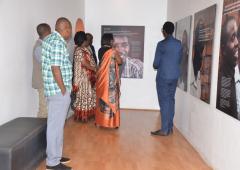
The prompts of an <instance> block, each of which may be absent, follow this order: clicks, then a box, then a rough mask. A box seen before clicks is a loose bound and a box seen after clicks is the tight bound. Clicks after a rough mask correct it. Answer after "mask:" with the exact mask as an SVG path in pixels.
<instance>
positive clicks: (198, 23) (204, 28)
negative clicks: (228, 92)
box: [190, 5, 216, 103]
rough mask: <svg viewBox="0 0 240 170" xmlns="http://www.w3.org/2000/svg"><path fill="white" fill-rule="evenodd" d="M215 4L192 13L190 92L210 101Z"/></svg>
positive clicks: (207, 101) (205, 100)
mask: <svg viewBox="0 0 240 170" xmlns="http://www.w3.org/2000/svg"><path fill="white" fill-rule="evenodd" d="M215 18H216V5H213V6H211V7H208V8H206V9H204V10H202V11H199V12H197V13H196V14H195V15H194V30H193V50H192V64H191V80H190V93H191V94H192V95H193V96H195V97H197V98H199V99H200V100H202V101H204V102H206V103H209V102H210V90H211V74H212V56H213V54H212V53H213V39H214V32H215Z"/></svg>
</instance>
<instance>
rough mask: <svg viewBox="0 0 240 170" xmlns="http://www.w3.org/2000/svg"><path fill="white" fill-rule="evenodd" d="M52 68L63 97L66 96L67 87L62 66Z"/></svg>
mask: <svg viewBox="0 0 240 170" xmlns="http://www.w3.org/2000/svg"><path fill="white" fill-rule="evenodd" d="M51 68H52V73H53V77H54V79H55V81H56V83H57V85H58V87H59V88H60V90H61V93H62V95H65V93H66V87H65V85H64V83H63V79H62V73H61V70H60V66H52V67H51Z"/></svg>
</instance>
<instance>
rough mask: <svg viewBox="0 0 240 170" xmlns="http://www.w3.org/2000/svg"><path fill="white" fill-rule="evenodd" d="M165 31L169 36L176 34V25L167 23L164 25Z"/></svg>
mask: <svg viewBox="0 0 240 170" xmlns="http://www.w3.org/2000/svg"><path fill="white" fill-rule="evenodd" d="M163 30H164V31H165V32H166V33H167V34H168V35H172V34H173V32H174V24H173V23H172V22H170V21H167V22H165V23H164V25H163Z"/></svg>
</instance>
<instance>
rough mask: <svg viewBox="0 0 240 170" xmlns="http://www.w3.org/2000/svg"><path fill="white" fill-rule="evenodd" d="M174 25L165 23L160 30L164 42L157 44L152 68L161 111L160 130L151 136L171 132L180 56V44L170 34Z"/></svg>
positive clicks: (164, 134) (165, 134)
mask: <svg viewBox="0 0 240 170" xmlns="http://www.w3.org/2000/svg"><path fill="white" fill-rule="evenodd" d="M173 32H174V24H173V23H172V22H165V23H164V25H163V28H162V33H163V36H164V40H162V41H160V42H158V44H157V49H156V53H155V58H154V63H153V68H154V69H157V77H156V85H157V94H158V101H159V105H160V109H161V129H160V130H157V131H154V132H151V134H152V135H159V136H167V135H169V134H170V133H172V132H173V117H174V110H175V93H176V88H177V82H178V78H179V76H180V63H181V56H182V45H181V42H180V41H179V40H177V39H175V38H174V37H173V36H172V34H173Z"/></svg>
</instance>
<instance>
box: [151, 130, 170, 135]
mask: <svg viewBox="0 0 240 170" xmlns="http://www.w3.org/2000/svg"><path fill="white" fill-rule="evenodd" d="M151 135H156V136H168V135H169V133H165V132H163V131H161V130H157V131H154V132H151Z"/></svg>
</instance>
